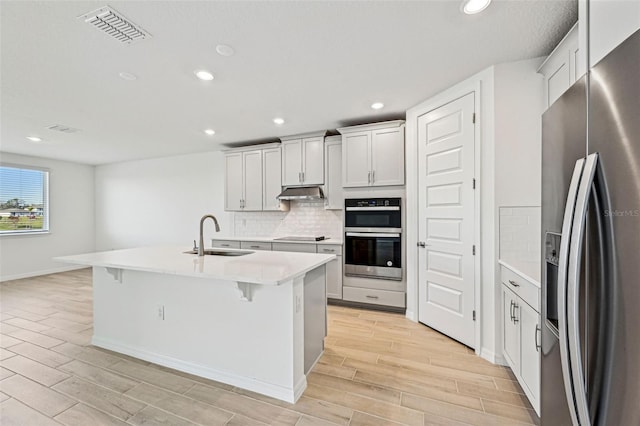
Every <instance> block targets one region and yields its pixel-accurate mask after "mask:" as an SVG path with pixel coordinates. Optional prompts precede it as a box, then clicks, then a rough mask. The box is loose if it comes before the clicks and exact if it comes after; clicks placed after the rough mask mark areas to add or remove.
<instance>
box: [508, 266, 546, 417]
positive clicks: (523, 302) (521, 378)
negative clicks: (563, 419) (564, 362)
mask: <svg viewBox="0 0 640 426" xmlns="http://www.w3.org/2000/svg"><path fill="white" fill-rule="evenodd" d="M500 275H501V282H502V309H503V311H502V318H503V321H502V328H503V340H502V343H503V344H502V353H503V355H504V357H505V359H506V361H507V364H508V365H509V367H511V370H512V371H513V374H514V375H515V376H516V378H517V379H518V382H519V383H520V386H521V387H522V389H523V391H524V393H525V394H526V395H527V398H529V402H531V405H532V406H533V408H534V409H535V410H536V413H538V415H540V337H541V336H540V313H539V306H540V289H539V288H538V287H537V286H536V285H535V284H534V283H532V282H530V281H529V280H527V279H525V278H524V277H522V276H520V275H518V274H517V273H516V272H514V271H512V270H511V269H509V268H506V267H505V266H501V271H500Z"/></svg>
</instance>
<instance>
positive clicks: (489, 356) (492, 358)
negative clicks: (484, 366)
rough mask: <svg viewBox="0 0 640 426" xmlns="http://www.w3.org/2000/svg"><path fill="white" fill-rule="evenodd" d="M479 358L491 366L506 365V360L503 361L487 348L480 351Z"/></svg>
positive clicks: (502, 358)
mask: <svg viewBox="0 0 640 426" xmlns="http://www.w3.org/2000/svg"><path fill="white" fill-rule="evenodd" d="M480 358H483V359H486V360H487V361H489V362H490V363H492V364H498V365H507V360H506V359H504V357H503V356H502V354H496V353H495V352H493V351H491V350H489V349H487V348H482V349H480Z"/></svg>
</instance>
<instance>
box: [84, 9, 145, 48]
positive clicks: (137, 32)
mask: <svg viewBox="0 0 640 426" xmlns="http://www.w3.org/2000/svg"><path fill="white" fill-rule="evenodd" d="M78 19H83V20H84V21H85V22H86V23H87V24H91V25H93V26H94V27H95V28H96V29H98V30H100V31H102V32H104V33H106V34H107V35H108V36H110V37H113V38H114V39H116V40H118V41H119V42H120V43H125V44H133V43H137V42H139V41H142V40H144V39H145V38H147V37H151V34H149V33H148V32H146V31H145V30H144V29H142V28H141V27H140V26H138V25H136V24H134V23H133V22H131V21H130V20H128V19H127V18H125V17H124V16H122V14H121V13H119V12H116V11H115V10H113V9H112V8H110V7H109V6H104V7H101V8H100V9H98V10H94V11H93V12H89V13H86V14H84V15H82V16H79V17H78Z"/></svg>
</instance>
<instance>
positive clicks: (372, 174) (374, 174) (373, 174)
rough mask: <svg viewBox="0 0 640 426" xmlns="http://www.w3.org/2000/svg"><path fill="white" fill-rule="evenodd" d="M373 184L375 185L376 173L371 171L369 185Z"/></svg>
mask: <svg viewBox="0 0 640 426" xmlns="http://www.w3.org/2000/svg"><path fill="white" fill-rule="evenodd" d="M374 183H376V171H375V170H372V171H371V184H372V185H373V184H374Z"/></svg>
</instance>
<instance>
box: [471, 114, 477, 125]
mask: <svg viewBox="0 0 640 426" xmlns="http://www.w3.org/2000/svg"><path fill="white" fill-rule="evenodd" d="M471 117H472V118H471V122H472V123H473V124H476V113H475V112H474V113H473V115H472V116H471Z"/></svg>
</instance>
